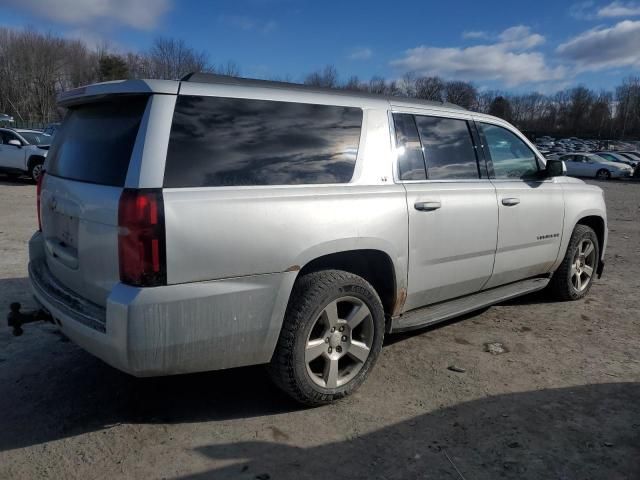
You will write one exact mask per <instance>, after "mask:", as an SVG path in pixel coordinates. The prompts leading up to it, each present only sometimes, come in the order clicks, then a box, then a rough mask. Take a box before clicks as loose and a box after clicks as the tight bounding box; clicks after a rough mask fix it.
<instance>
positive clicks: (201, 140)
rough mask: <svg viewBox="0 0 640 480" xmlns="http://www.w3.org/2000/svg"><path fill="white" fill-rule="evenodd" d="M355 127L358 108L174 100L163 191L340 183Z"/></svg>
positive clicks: (356, 136) (349, 164) (350, 161)
mask: <svg viewBox="0 0 640 480" xmlns="http://www.w3.org/2000/svg"><path fill="white" fill-rule="evenodd" d="M361 127H362V110H361V109H359V108H352V107H337V106H327V105H312V104H304V103H293V102H276V101H267V100H248V99H239V98H218V97H196V96H180V97H178V100H177V103H176V109H175V113H174V117H173V125H172V127H171V136H170V139H169V149H168V152H167V163H166V168H165V176H164V186H165V187H217V186H242V185H296V184H320V183H347V182H349V181H350V180H351V177H352V176H353V171H354V168H355V163H356V157H357V154H358V144H359V142H360V129H361Z"/></svg>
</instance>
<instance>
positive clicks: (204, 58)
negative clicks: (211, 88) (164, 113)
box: [143, 37, 215, 80]
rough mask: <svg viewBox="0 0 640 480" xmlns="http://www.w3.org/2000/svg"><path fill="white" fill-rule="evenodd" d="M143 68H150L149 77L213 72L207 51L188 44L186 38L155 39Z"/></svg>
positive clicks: (177, 76)
mask: <svg viewBox="0 0 640 480" xmlns="http://www.w3.org/2000/svg"><path fill="white" fill-rule="evenodd" d="M146 57H147V61H146V62H143V70H145V69H148V71H147V72H144V73H146V74H148V77H149V78H162V79H167V80H177V79H180V78H181V77H183V76H184V75H186V74H187V73H190V72H213V71H215V68H214V67H213V66H212V65H211V64H210V62H209V57H208V55H207V54H206V53H205V52H198V51H196V50H194V49H193V48H191V47H189V46H187V44H186V43H185V42H184V40H182V39H180V40H177V39H174V38H167V37H158V38H156V39H155V40H154V42H153V45H152V47H151V49H150V50H149V52H147V54H146Z"/></svg>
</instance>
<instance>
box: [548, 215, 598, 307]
mask: <svg viewBox="0 0 640 480" xmlns="http://www.w3.org/2000/svg"><path fill="white" fill-rule="evenodd" d="M599 260H600V248H599V246H598V237H597V236H596V233H595V232H594V231H593V229H592V228H591V227H588V226H586V225H576V228H575V230H574V231H573V235H572V236H571V240H570V241H569V246H568V247H567V253H566V254H565V256H564V260H563V261H562V264H561V265H560V267H559V268H558V270H556V271H555V273H554V274H553V278H552V279H551V282H550V283H549V291H550V292H551V294H552V295H553V296H554V297H555V298H557V299H558V300H579V299H581V298H583V297H584V296H585V295H586V294H587V293H588V292H589V289H590V288H591V285H592V283H593V278H594V276H595V274H596V271H597V270H598V262H599Z"/></svg>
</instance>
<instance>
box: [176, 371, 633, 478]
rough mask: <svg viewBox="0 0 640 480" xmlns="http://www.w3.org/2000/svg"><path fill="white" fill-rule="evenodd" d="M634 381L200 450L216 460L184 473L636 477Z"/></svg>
mask: <svg viewBox="0 0 640 480" xmlns="http://www.w3.org/2000/svg"><path fill="white" fill-rule="evenodd" d="M639 395H640V383H618V384H598V385H584V386H577V387H573V388H563V389H546V390H537V391H531V392H523V393H516V394H508V395H499V396H494V397H487V398H482V399H479V400H475V401H471V402H468V403H463V404H459V405H455V406H453V407H450V408H444V409H441V410H436V411H434V412H431V413H428V414H425V415H422V416H418V417H415V418H411V419H409V420H407V421H404V422H401V423H398V424H395V425H391V426H387V427H384V428H381V429H378V430H375V431H373V432H370V433H365V434H362V435H359V436H357V437H355V438H350V439H347V440H342V441H337V442H332V443H327V444H323V445H320V446H315V447H310V448H301V447H298V446H295V445H292V444H283V443H277V442H257V441H256V442H238V443H228V444H214V445H209V446H205V447H201V448H198V449H197V451H198V452H199V453H200V454H202V455H203V456H205V457H207V458H209V459H211V460H214V461H217V462H218V464H224V466H221V467H220V468H214V469H212V470H209V471H206V472H203V473H199V474H195V475H188V476H183V477H180V478H182V479H191V480H194V479H204V478H216V479H231V478H233V479H236V478H240V479H250V478H251V479H256V478H265V479H266V478H272V479H276V478H277V479H288V478H291V479H317V478H350V479H360V478H362V479H369V478H381V479H382V478H384V479H405V478H433V479H457V480H459V479H464V478H469V479H472V478H473V479H474V480H478V479H496V478H514V479H536V480H538V479H542V478H555V479H569V478H591V479H596V478H598V479H613V478H616V479H635V478H640V402H638V401H637V399H638V398H639V397H638V396H639Z"/></svg>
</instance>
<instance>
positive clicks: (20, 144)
mask: <svg viewBox="0 0 640 480" xmlns="http://www.w3.org/2000/svg"><path fill="white" fill-rule="evenodd" d="M7 145H13V146H14V147H18V148H22V143H20V140H16V139H13V140H9V141H8V142H7Z"/></svg>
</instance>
